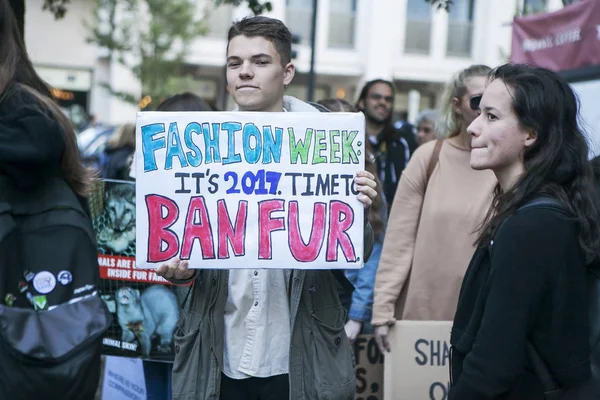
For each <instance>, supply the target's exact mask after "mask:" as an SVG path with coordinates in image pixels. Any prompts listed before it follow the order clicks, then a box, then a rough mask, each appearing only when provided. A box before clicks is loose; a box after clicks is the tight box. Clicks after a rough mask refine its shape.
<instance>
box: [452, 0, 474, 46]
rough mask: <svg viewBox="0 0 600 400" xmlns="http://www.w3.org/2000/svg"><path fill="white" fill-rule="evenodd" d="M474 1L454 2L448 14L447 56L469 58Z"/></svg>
mask: <svg viewBox="0 0 600 400" xmlns="http://www.w3.org/2000/svg"><path fill="white" fill-rule="evenodd" d="M474 10H475V0H455V1H454V2H453V3H452V6H451V7H450V12H449V13H448V43H447V48H446V49H447V54H448V55H449V56H456V57H470V56H471V48H472V46H473V12H474Z"/></svg>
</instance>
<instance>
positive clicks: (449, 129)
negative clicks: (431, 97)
mask: <svg viewBox="0 0 600 400" xmlns="http://www.w3.org/2000/svg"><path fill="white" fill-rule="evenodd" d="M491 70H492V69H491V68H490V67H488V66H487V65H480V64H478V65H471V66H470V67H468V68H466V69H463V70H462V71H460V72H459V73H457V74H456V75H454V77H453V78H452V80H451V81H450V82H448V84H447V85H446V88H445V90H444V96H443V102H442V109H441V112H440V114H441V116H442V118H443V119H444V123H443V124H439V125H438V136H440V137H453V136H456V135H458V134H459V133H460V131H461V130H462V116H461V115H460V114H458V113H457V112H456V111H455V110H454V107H453V104H452V100H453V99H454V98H458V99H460V98H462V97H463V96H464V95H465V93H466V92H467V87H466V85H465V81H466V80H467V79H469V78H473V77H476V76H488V74H489V73H490V71H491ZM440 130H443V131H440Z"/></svg>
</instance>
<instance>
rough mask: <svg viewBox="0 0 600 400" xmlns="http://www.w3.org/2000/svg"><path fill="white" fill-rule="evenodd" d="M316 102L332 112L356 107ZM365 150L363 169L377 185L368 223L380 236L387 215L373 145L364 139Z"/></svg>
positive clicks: (338, 102) (337, 101) (332, 101)
mask: <svg viewBox="0 0 600 400" xmlns="http://www.w3.org/2000/svg"><path fill="white" fill-rule="evenodd" d="M317 103H318V104H320V105H322V106H324V107H327V108H328V109H329V110H331V111H332V112H356V109H355V108H354V107H353V106H352V104H350V103H349V102H347V101H346V100H343V99H323V100H319V101H318V102H317ZM365 146H366V151H365V170H366V171H369V172H370V173H372V174H373V176H374V177H375V183H376V184H377V187H376V188H375V190H376V191H377V197H375V199H374V200H373V204H372V205H371V212H370V213H369V223H370V224H371V227H372V228H373V233H374V234H375V237H376V238H377V237H382V236H383V234H384V232H385V222H384V220H383V219H382V215H386V216H387V212H385V213H382V212H381V209H382V208H383V207H384V206H385V203H384V202H383V186H382V185H381V181H380V180H379V178H377V175H378V174H377V166H376V165H375V155H374V154H375V152H374V151H373V146H372V145H371V143H370V142H369V141H368V140H366V141H365Z"/></svg>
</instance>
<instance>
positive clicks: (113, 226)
mask: <svg viewBox="0 0 600 400" xmlns="http://www.w3.org/2000/svg"><path fill="white" fill-rule="evenodd" d="M104 201H105V207H104V210H105V211H104V213H103V214H102V215H100V216H99V217H98V219H97V221H96V225H97V226H98V229H97V239H98V245H99V246H101V247H103V248H104V249H105V250H109V251H110V252H114V254H117V255H130V254H128V253H131V252H133V255H134V254H135V186H134V185H130V184H115V185H111V186H108V185H107V190H106V194H105V200H104Z"/></svg>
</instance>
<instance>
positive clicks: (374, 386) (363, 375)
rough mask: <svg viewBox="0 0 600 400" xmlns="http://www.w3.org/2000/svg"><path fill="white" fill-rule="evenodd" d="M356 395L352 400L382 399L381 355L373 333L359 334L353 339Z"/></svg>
mask: <svg viewBox="0 0 600 400" xmlns="http://www.w3.org/2000/svg"><path fill="white" fill-rule="evenodd" d="M354 358H355V359H356V367H355V371H356V396H355V397H354V400H382V399H383V355H382V354H381V352H380V351H379V347H377V343H376V342H375V335H359V336H358V337H357V338H356V340H355V341H354Z"/></svg>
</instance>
